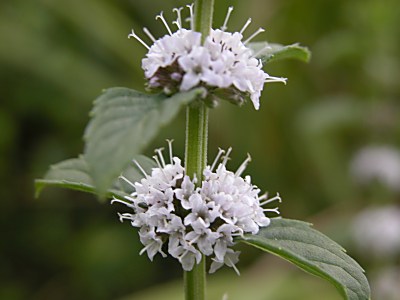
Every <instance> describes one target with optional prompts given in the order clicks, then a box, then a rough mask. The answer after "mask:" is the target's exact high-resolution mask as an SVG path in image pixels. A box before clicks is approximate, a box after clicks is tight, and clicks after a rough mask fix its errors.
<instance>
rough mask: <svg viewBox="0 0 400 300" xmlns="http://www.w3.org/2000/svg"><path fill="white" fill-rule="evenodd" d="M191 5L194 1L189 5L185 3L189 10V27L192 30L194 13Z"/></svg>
mask: <svg viewBox="0 0 400 300" xmlns="http://www.w3.org/2000/svg"><path fill="white" fill-rule="evenodd" d="M193 6H194V3H192V4H190V5H186V7H187V8H189V12H190V18H189V21H190V29H192V30H194V14H193Z"/></svg>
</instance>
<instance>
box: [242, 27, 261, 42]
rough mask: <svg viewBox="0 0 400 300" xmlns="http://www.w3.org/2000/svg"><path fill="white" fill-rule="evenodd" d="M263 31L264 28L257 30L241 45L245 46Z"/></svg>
mask: <svg viewBox="0 0 400 300" xmlns="http://www.w3.org/2000/svg"><path fill="white" fill-rule="evenodd" d="M264 31H265V29H264V28H258V30H257V31H256V32H254V33H253V34H252V35H251V36H250V37H249V38H248V39H247V40H245V41H244V42H243V44H245V45H246V44H247V43H248V42H250V41H251V40H252V39H254V38H255V37H256V36H257V35H258V34H260V33H261V32H264Z"/></svg>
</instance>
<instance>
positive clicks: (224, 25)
mask: <svg viewBox="0 0 400 300" xmlns="http://www.w3.org/2000/svg"><path fill="white" fill-rule="evenodd" d="M232 11H233V7H232V6H229V7H228V12H227V13H226V17H225V21H224V24H223V25H222V27H221V30H222V31H225V30H227V29H228V26H227V25H228V21H229V18H230V16H231V13H232Z"/></svg>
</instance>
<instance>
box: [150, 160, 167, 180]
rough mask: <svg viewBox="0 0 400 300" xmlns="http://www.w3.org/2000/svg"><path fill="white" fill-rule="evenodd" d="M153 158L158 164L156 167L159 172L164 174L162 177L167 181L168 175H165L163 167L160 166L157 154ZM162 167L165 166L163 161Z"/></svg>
mask: <svg viewBox="0 0 400 300" xmlns="http://www.w3.org/2000/svg"><path fill="white" fill-rule="evenodd" d="M160 157H161V158H162V156H160ZM153 158H154V160H155V161H156V163H157V166H158V168H159V169H160V171H161V173H162V174H163V175H164V178H165V179H166V180H167V181H168V177H167V175H166V174H165V172H164V168H163V167H162V166H161V164H160V161H159V160H158V157H157V155H154V156H153ZM162 163H164V159H163V158H162ZM164 167H165V163H164Z"/></svg>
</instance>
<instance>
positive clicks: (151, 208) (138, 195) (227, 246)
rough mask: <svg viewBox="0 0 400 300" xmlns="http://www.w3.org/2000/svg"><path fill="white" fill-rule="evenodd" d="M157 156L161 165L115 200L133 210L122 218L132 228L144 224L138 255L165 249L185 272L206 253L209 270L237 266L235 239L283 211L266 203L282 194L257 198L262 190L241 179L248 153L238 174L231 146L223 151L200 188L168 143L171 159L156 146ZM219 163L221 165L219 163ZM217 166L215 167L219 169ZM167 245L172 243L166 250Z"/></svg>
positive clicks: (204, 177)
mask: <svg viewBox="0 0 400 300" xmlns="http://www.w3.org/2000/svg"><path fill="white" fill-rule="evenodd" d="M156 152H157V155H156V156H154V160H155V161H156V162H157V164H158V167H157V168H153V170H152V172H151V174H146V173H145V172H144V170H143V169H142V168H141V167H140V165H137V166H138V167H139V169H140V170H142V172H143V175H144V176H145V177H144V178H143V179H142V180H141V181H140V182H134V183H132V182H130V181H129V180H128V179H127V178H125V177H123V176H121V179H122V180H125V181H126V182H128V183H129V184H130V185H132V186H133V187H134V188H135V192H133V193H132V194H131V195H129V196H126V197H125V199H124V200H117V199H114V200H113V201H112V202H120V203H123V204H125V205H126V206H128V207H129V208H131V209H133V212H132V213H123V214H119V217H120V220H121V221H123V220H125V219H126V220H130V221H131V225H132V226H133V227H138V228H140V230H139V236H140V241H141V242H142V244H143V245H144V248H143V249H142V250H141V252H140V254H142V253H144V252H147V255H148V256H149V258H150V260H153V257H154V256H155V255H156V254H157V253H160V254H161V255H162V256H163V257H165V256H166V254H165V252H164V251H167V252H168V253H169V254H170V255H171V256H172V257H174V258H176V259H178V260H179V262H180V263H181V264H182V267H183V269H184V270H186V271H190V270H191V269H192V268H193V266H194V264H198V263H199V262H200V261H201V258H202V255H205V256H210V257H211V258H212V263H211V267H210V272H215V271H216V270H217V269H218V268H220V267H221V266H223V265H224V264H225V265H227V266H229V267H232V268H234V270H235V271H236V272H238V270H237V268H236V266H235V264H236V263H237V262H238V260H239V258H238V257H239V252H235V251H234V250H232V249H231V247H232V246H234V244H235V241H234V238H235V237H238V236H239V237H240V236H243V234H245V233H251V234H256V233H257V232H258V230H259V228H260V227H263V226H268V225H269V223H270V219H269V218H268V217H267V216H266V215H265V213H266V212H274V213H279V212H278V209H277V208H273V209H270V208H262V206H264V205H266V204H268V203H270V202H273V201H281V198H280V197H279V195H277V196H276V197H273V198H272V199H267V195H266V194H264V195H261V196H259V193H260V190H259V189H258V188H257V187H256V186H254V185H252V184H251V179H250V176H246V177H245V178H242V177H241V175H242V173H243V172H244V170H245V168H246V166H247V164H248V163H249V161H250V156H249V157H248V158H247V159H246V160H245V161H244V162H243V163H242V165H241V166H240V167H239V168H238V170H237V171H236V172H235V173H234V172H231V171H228V170H227V169H226V163H227V161H228V159H229V154H230V152H231V148H230V149H228V151H227V153H226V154H225V156H224V157H223V159H222V162H221V163H219V164H218V161H219V160H220V159H221V156H222V155H223V154H224V153H225V151H223V150H221V149H220V150H219V152H218V155H217V157H216V158H215V160H214V162H213V164H212V165H211V166H207V167H206V168H205V170H204V172H203V179H202V181H201V182H200V184H199V186H197V187H196V183H197V180H196V179H193V180H191V179H190V178H189V176H187V175H186V174H185V169H184V167H183V166H182V165H181V160H180V159H179V158H177V157H173V155H172V144H171V141H169V152H170V162H169V163H166V162H165V160H164V157H163V155H162V150H161V149H158V150H156ZM217 164H218V166H217ZM215 168H216V170H215ZM164 243H167V245H168V247H164V248H167V249H165V250H163V245H164Z"/></svg>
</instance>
